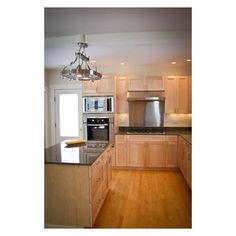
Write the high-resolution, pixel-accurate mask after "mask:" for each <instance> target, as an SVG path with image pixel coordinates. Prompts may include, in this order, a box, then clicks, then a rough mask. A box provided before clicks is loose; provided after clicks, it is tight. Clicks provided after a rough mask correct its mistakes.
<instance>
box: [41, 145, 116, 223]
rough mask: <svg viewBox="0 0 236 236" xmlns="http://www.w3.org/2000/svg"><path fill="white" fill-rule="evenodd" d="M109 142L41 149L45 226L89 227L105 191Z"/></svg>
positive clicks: (106, 191) (109, 165)
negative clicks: (105, 143)
mask: <svg viewBox="0 0 236 236" xmlns="http://www.w3.org/2000/svg"><path fill="white" fill-rule="evenodd" d="M111 157H112V151H111V145H107V146H104V147H102V148H92V147H89V145H87V144H79V145H71V146H67V145H66V144H65V142H61V143H59V144H56V145H54V146H52V147H49V148H48V149H46V150H45V227H46V228H49V227H81V228H84V227H92V226H93V223H94V221H95V219H96V217H97V215H98V212H99V211H100V209H101V207H102V204H103V202H104V200H105V197H106V195H107V193H108V191H109V187H110V181H111Z"/></svg>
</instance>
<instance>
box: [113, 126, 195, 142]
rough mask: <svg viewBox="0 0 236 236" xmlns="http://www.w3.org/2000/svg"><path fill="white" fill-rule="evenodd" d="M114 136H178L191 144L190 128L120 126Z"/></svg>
mask: <svg viewBox="0 0 236 236" xmlns="http://www.w3.org/2000/svg"><path fill="white" fill-rule="evenodd" d="M116 135H180V136H181V137H182V138H184V139H185V140H186V141H187V142H189V143H190V144H192V128H191V127H162V128H159V127H157V128H154V127H128V126H120V127H119V131H118V132H117V133H116Z"/></svg>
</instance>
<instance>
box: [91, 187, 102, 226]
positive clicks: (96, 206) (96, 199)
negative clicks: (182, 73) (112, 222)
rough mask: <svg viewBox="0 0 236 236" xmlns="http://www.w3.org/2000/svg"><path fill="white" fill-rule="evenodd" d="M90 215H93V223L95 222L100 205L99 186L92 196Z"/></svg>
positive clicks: (100, 189) (100, 193) (100, 191)
mask: <svg viewBox="0 0 236 236" xmlns="http://www.w3.org/2000/svg"><path fill="white" fill-rule="evenodd" d="M92 198H93V199H92V214H93V216H92V217H93V222H94V221H95V219H96V217H97V214H98V212H99V210H100V207H101V205H102V200H103V198H102V185H100V186H99V188H98V189H97V191H96V193H95V194H94V195H93V196H92Z"/></svg>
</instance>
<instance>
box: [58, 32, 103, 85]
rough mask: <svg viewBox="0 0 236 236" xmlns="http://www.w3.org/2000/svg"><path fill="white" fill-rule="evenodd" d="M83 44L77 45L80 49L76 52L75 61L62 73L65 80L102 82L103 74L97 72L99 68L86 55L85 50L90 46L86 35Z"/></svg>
mask: <svg viewBox="0 0 236 236" xmlns="http://www.w3.org/2000/svg"><path fill="white" fill-rule="evenodd" d="M82 37H83V39H84V40H83V42H79V43H77V45H78V47H79V49H78V50H77V51H76V52H75V59H74V61H72V62H71V63H70V64H69V65H67V66H65V67H64V68H63V70H62V71H61V76H62V78H63V79H69V80H81V81H88V80H91V81H94V80H100V79H101V78H102V74H101V73H99V72H98V71H97V68H96V67H95V66H93V65H91V63H90V58H89V57H88V56H87V55H86V53H85V48H87V47H88V44H87V43H85V35H83V36H82Z"/></svg>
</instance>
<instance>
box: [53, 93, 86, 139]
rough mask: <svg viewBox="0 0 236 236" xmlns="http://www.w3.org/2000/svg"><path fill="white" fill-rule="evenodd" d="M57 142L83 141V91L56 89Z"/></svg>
mask: <svg viewBox="0 0 236 236" xmlns="http://www.w3.org/2000/svg"><path fill="white" fill-rule="evenodd" d="M54 109H55V141H56V143H59V142H61V141H64V140H67V139H81V138H82V135H83V132H82V128H83V127H82V91H81V89H55V90H54Z"/></svg>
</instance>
